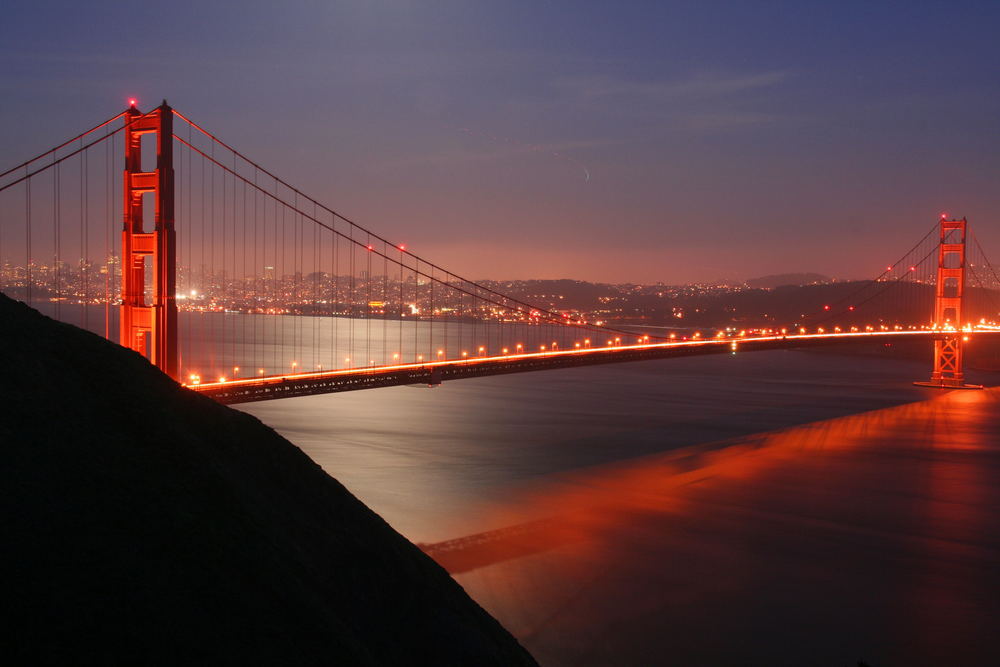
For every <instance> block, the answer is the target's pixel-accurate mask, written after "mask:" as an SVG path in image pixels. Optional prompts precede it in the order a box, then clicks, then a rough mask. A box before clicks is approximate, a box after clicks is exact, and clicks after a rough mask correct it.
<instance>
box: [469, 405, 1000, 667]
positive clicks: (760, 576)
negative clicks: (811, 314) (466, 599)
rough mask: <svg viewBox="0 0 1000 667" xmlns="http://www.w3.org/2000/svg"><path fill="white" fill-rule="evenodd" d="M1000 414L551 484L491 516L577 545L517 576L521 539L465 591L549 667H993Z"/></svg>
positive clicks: (765, 439) (803, 432)
mask: <svg viewBox="0 0 1000 667" xmlns="http://www.w3.org/2000/svg"><path fill="white" fill-rule="evenodd" d="M998 407H1000V390H996V389H994V390H989V391H987V392H955V393H951V394H948V395H945V396H942V397H940V398H938V399H936V400H932V401H927V402H922V403H915V404H910V405H904V406H900V407H896V408H889V409H884V410H880V411H877V412H872V413H867V414H863V415H857V416H850V417H843V418H837V419H833V420H829V421H824V422H820V423H814V424H809V425H807V426H803V427H798V428H792V429H789V430H785V431H781V432H778V433H772V434H767V435H764V436H757V437H750V438H737V439H735V440H733V441H732V442H731V443H730V444H729V446H728V447H725V448H723V449H720V450H715V451H713V450H709V449H706V448H704V447H696V448H692V449H690V450H688V451H684V452H672V453H669V454H666V455H654V456H650V457H645V458H643V459H641V460H638V461H632V462H629V463H626V464H620V465H613V466H601V467H597V468H594V469H591V470H587V471H580V472H576V473H572V474H567V475H563V476H561V477H559V478H557V479H547V480H544V481H541V482H539V483H537V484H536V485H534V486H533V487H532V488H530V489H526V490H524V491H523V492H522V493H521V494H519V496H518V498H516V499H511V500H510V501H509V502H508V503H507V504H506V505H505V506H504V507H503V508H499V509H498V513H499V514H500V515H501V516H502V519H501V520H502V521H504V522H507V523H510V524H516V523H517V522H519V521H524V520H526V519H527V518H534V517H536V516H538V515H539V514H543V515H546V516H548V517H549V520H550V521H552V522H557V523H558V524H560V525H561V526H562V528H561V529H562V531H563V532H564V533H565V534H570V533H571V534H572V539H564V540H562V541H561V542H560V543H559V544H557V545H553V547H552V548H550V549H549V550H548V551H545V552H542V553H538V554H536V555H531V556H528V557H525V558H518V559H513V560H508V559H504V558H503V557H502V556H503V552H504V551H506V552H515V553H516V552H517V551H518V549H517V547H516V546H515V545H514V544H511V542H514V543H516V542H517V541H518V540H521V539H527V540H530V539H531V536H530V534H529V535H525V536H523V537H522V536H517V535H512V536H511V537H510V538H509V539H506V540H502V541H499V542H498V546H497V549H498V550H500V556H501V557H500V558H496V559H492V563H493V564H491V565H487V566H484V567H480V568H479V569H475V570H472V571H469V572H466V573H464V574H460V575H459V576H458V579H459V581H460V583H462V584H463V586H465V588H466V589H467V590H468V591H469V592H470V594H472V595H473V597H475V598H476V599H477V600H478V601H479V602H480V603H481V604H483V606H485V607H486V608H487V609H488V610H489V611H491V612H492V613H494V615H496V616H497V618H499V619H500V621H501V622H502V623H504V624H505V625H506V626H507V627H508V628H509V629H510V630H511V631H512V632H513V633H514V634H515V635H516V636H518V637H519V638H520V639H521V640H522V641H523V642H524V643H525V645H526V646H527V647H528V648H529V649H530V650H532V651H533V652H534V654H535V655H536V657H537V658H538V659H539V660H540V661H541V662H542V663H543V664H550V665H560V664H562V665H589V664H592V665H605V664H679V665H690V664H709V665H719V664H733V665H737V664H767V665H783V664H787V665H807V664H808V665H825V664H829V665H850V664H854V661H856V660H858V659H860V658H863V659H865V660H867V661H868V662H869V663H871V664H874V665H897V664H898V665H952V664H969V665H988V664H1000V662H998V661H1000V646H998V644H997V642H996V639H995V628H996V620H997V619H998V618H1000V595H998V594H1000V567H998V564H1000V533H998V532H997V529H998V528H1000V484H998V480H1000V416H997V408H998ZM488 549H489V546H487V547H486V550H487V551H488ZM480 550H481V551H482V549H480ZM521 550H526V549H524V548H523V547H522V548H521ZM479 556H480V558H481V559H482V561H483V562H487V563H488V562H490V561H491V559H490V558H489V557H488V556H489V554H488V553H486V554H483V553H480V554H479Z"/></svg>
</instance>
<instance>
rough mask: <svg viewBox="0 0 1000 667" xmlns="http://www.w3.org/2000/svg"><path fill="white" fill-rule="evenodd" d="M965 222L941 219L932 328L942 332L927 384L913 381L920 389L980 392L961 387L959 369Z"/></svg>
mask: <svg viewBox="0 0 1000 667" xmlns="http://www.w3.org/2000/svg"><path fill="white" fill-rule="evenodd" d="M967 227H968V221H967V220H966V219H965V218H962V219H961V220H947V219H945V218H944V217H942V218H941V242H940V244H939V246H938V270H937V287H936V291H935V294H934V325H935V326H936V327H940V328H941V329H942V332H941V335H940V337H938V338H937V339H936V340H935V341H934V370H933V371H932V372H931V379H930V380H929V381H928V382H914V384H916V385H919V386H921V387H939V388H942V389H982V387H981V386H979V385H969V384H965V373H964V372H963V370H962V344H963V342H964V341H966V340H968V332H966V331H963V329H964V327H965V323H964V320H963V319H962V303H963V300H964V298H965V235H966V228H967Z"/></svg>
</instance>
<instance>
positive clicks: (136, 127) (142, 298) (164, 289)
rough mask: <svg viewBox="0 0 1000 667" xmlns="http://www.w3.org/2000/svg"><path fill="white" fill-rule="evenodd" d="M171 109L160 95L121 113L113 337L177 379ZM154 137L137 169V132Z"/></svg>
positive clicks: (139, 156) (139, 157) (139, 153)
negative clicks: (158, 101) (121, 220)
mask: <svg viewBox="0 0 1000 667" xmlns="http://www.w3.org/2000/svg"><path fill="white" fill-rule="evenodd" d="M173 119H174V112H173V109H171V108H170V107H169V106H167V102H166V100H164V102H163V104H162V105H161V106H159V107H158V108H157V109H155V110H154V111H152V112H150V113H147V114H142V113H141V112H140V111H139V110H138V109H136V108H135V106H134V105H133V106H132V107H131V108H130V109H129V110H128V111H127V112H126V114H125V175H124V186H125V204H124V211H125V225H124V229H123V231H122V305H121V325H120V337H119V342H120V343H121V344H122V345H123V346H124V347H127V348H130V349H133V350H135V351H136V352H138V353H139V354H141V355H143V356H145V357H148V358H149V360H150V362H152V363H153V365H154V366H156V367H157V368H159V369H160V370H161V371H163V372H164V373H166V374H167V375H169V376H170V377H172V378H174V379H177V302H176V301H175V298H176V296H175V293H176V291H177V284H176V280H177V278H176V271H177V268H176V251H177V241H176V238H175V233H174V160H173V138H174V132H173ZM146 134H153V135H155V136H156V167H155V169H153V171H143V165H142V137H143V135H146ZM145 195H152V199H153V201H152V202H151V203H152V204H153V207H154V216H153V229H152V230H151V231H146V229H145V224H144V223H145V216H144V206H143V204H144V202H143V197H144V196H145ZM147 257H150V258H152V267H151V268H152V283H153V284H152V288H153V289H152V300H151V302H149V303H147V301H146V258H147Z"/></svg>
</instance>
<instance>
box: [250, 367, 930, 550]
mask: <svg viewBox="0 0 1000 667" xmlns="http://www.w3.org/2000/svg"><path fill="white" fill-rule="evenodd" d="M927 372H928V369H927V365H926V364H923V363H919V362H914V361H903V360H895V359H888V358H886V359H883V358H874V359H873V358H870V357H860V358H859V357H846V356H841V355H838V354H833V353H829V352H803V351H787V352H786V351H778V352H754V353H746V354H736V355H723V356H711V357H694V358H686V359H685V358H682V359H672V360H663V361H652V362H641V363H632V364H621V365H611V366H596V367H589V368H574V369H565V370H559V371H546V372H541V373H527V374H519V375H511V376H498V377H492V378H479V379H469V380H461V381H457V382H454V383H445V384H443V385H442V386H441V387H438V388H434V389H430V388H426V387H394V388H386V389H378V390H372V391H361V392H350V393H344V394H335V395H326V396H314V397H306V398H296V399H283V400H278V401H270V402H264V403H255V404H248V405H245V406H241V409H243V410H245V411H247V412H249V413H251V414H253V415H255V416H257V417H259V418H260V419H261V420H262V421H264V422H265V423H266V424H268V425H270V426H272V427H274V428H275V429H277V430H278V431H279V432H280V433H282V434H283V435H284V436H285V437H287V438H288V439H290V440H291V441H292V442H294V443H296V444H297V445H299V446H300V447H301V448H302V449H303V450H305V451H306V453H307V454H309V456H311V457H312V458H313V459H314V460H315V461H316V462H317V463H319V464H320V465H321V466H322V467H323V468H324V469H326V470H327V472H329V473H330V474H331V475H333V476H334V477H336V478H337V479H339V480H340V481H341V482H343V483H344V484H345V485H346V486H347V487H348V488H349V489H350V490H351V491H353V492H354V493H355V494H356V495H358V496H359V497H360V498H361V499H362V500H363V501H364V502H365V503H367V504H368V505H369V506H370V507H372V508H373V509H374V510H375V511H376V512H378V513H380V514H381V515H382V516H383V517H384V518H386V519H387V520H388V521H389V522H390V523H391V524H392V525H393V526H394V527H395V528H396V529H397V530H399V531H400V532H402V533H403V534H404V535H406V536H407V537H409V538H410V539H411V540H413V541H417V542H433V541H438V540H444V539H449V538H454V537H459V536H461V535H463V534H466V533H471V532H480V531H483V530H488V529H491V528H495V527H496V526H493V525H488V524H485V523H484V522H483V521H484V519H483V515H484V514H486V513H488V509H489V506H490V505H491V504H493V503H497V502H503V501H504V499H505V498H506V497H508V495H509V494H510V493H511V492H512V490H513V489H516V488H517V487H518V486H519V485H522V484H524V483H527V482H530V481H533V480H535V479H536V478H539V477H542V476H547V475H553V474H556V473H561V472H565V471H568V470H574V469H578V468H582V467H586V466H595V465H602V464H608V463H612V462H620V461H627V460H629V459H633V458H635V457H640V456H644V455H648V454H652V453H655V452H662V451H668V450H671V449H675V448H677V447H685V446H690V445H696V444H700V443H706V442H712V441H718V440H723V439H726V438H732V437H735V436H738V435H743V434H750V433H757V432H760V431H767V430H772V429H777V428H781V427H785V426H790V425H794V424H802V423H807V422H811V421H815V420H818V419H826V418H830V417H835V416H839V415H847V414H854V413H857V412H862V411H865V410H871V409H875V408H879V407H886V406H891V405H897V404H900V403H905V402H909V401H915V400H920V399H921V398H924V397H926V396H928V391H929V390H926V389H919V388H916V387H913V386H912V385H911V384H910V381H911V380H912V379H922V378H924V377H925V376H926V375H927Z"/></svg>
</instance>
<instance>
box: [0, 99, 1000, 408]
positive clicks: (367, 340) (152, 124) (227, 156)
mask: <svg viewBox="0 0 1000 667" xmlns="http://www.w3.org/2000/svg"><path fill="white" fill-rule="evenodd" d="M0 215H2V224H0V289H2V290H3V291H4V292H5V293H7V294H8V295H10V296H12V297H15V298H19V299H21V300H23V301H25V302H26V303H28V304H29V305H32V306H34V307H36V308H38V309H40V310H42V311H43V312H46V313H47V314H49V315H51V316H53V317H55V318H56V319H60V320H63V321H67V322H70V323H73V324H76V325H78V326H80V327H83V328H86V329H89V330H91V331H94V332H95V333H98V334H100V335H103V336H104V337H106V338H108V339H109V340H114V341H116V342H118V343H120V344H121V345H123V346H125V347H128V348H131V349H132V350H135V351H136V352H138V353H139V354H142V355H143V356H145V357H147V358H148V359H149V361H150V362H151V363H153V364H154V365H156V366H157V367H159V368H160V369H161V370H162V371H163V372H164V373H166V374H168V375H169V376H171V377H172V378H174V379H175V380H177V381H178V382H180V383H182V384H184V385H186V386H188V387H189V388H190V389H192V390H194V391H198V392H200V393H203V394H205V395H208V396H211V397H213V398H215V399H216V400H219V401H221V402H225V403H240V402H248V401H259V400H269V399H276V398H286V397H292V396H302V395H309V394H319V393H329V392H336V391H345V390H351V389H362V388H369V387H383V386H392V385H401V384H416V383H426V384H428V385H432V386H433V385H437V384H440V383H441V382H443V381H446V380H454V379H460V378H468V377H477V376H484V375H494V374H500V373H513V372H522V371H539V370H548V369H555V368H564V367H570V366H577V365H584V364H597V363H614V362H627V361H639V360H648V359H662V358H669V357H676V356H689V355H698V354H712V353H734V352H737V351H752V350H768V349H787V348H792V347H806V346H818V345H831V344H844V343H849V342H858V341H879V342H892V341H899V340H912V339H925V340H928V341H931V340H932V341H934V344H933V358H932V366H931V371H930V375H929V378H928V379H927V380H926V381H924V382H920V383H918V384H923V385H926V386H931V387H941V388H965V387H970V385H967V384H966V383H965V376H964V371H963V350H964V346H965V344H966V343H967V342H968V341H969V339H970V338H971V337H972V336H977V337H980V336H986V337H996V336H997V334H1000V326H997V324H996V322H997V321H998V320H1000V301H998V298H997V297H998V294H1000V292H998V290H1000V278H998V277H997V273H996V271H994V269H993V266H992V264H991V263H990V261H989V259H988V258H987V256H986V254H985V252H984V250H983V248H982V246H981V245H980V244H979V242H978V240H976V238H975V236H974V235H973V234H972V232H971V230H970V228H969V223H968V221H967V220H965V219H964V218H962V219H951V218H948V217H947V216H944V215H942V216H941V219H940V220H936V221H934V223H933V225H931V226H930V229H928V231H927V233H926V234H925V235H924V236H923V237H922V238H921V239H920V240H919V241H917V243H916V244H915V245H913V246H912V247H911V248H910V249H909V250H907V251H906V252H904V253H903V254H902V255H901V256H899V257H898V259H896V261H894V262H892V263H891V264H889V265H888V266H887V267H886V269H885V270H884V271H882V272H881V273H880V274H879V275H877V276H875V277H874V278H873V279H871V280H868V281H859V282H857V283H852V284H851V286H850V289H849V290H847V291H845V292H844V293H843V294H842V296H840V297H838V298H837V299H836V300H834V301H832V302H831V303H825V304H817V305H816V307H815V309H814V310H812V311H811V312H807V313H802V314H801V316H800V317H798V318H795V321H791V322H786V323H773V322H772V323H769V324H766V325H764V324H762V325H756V326H751V327H748V328H745V329H737V328H728V329H726V330H716V331H714V332H707V333H705V334H703V333H701V332H695V331H680V332H678V331H675V332H673V333H666V334H664V333H663V332H664V329H662V328H647V329H644V328H643V326H642V325H632V324H628V323H621V324H618V323H615V325H614V326H611V325H609V324H608V323H604V322H601V321H600V320H598V319H597V318H595V317H593V316H592V315H588V314H587V313H585V312H582V311H580V310H578V309H574V308H561V307H559V305H558V304H556V303H551V302H550V303H534V304H533V303H528V302H526V301H525V300H523V299H521V298H517V297H514V296H511V295H509V294H505V293H503V292H502V291H500V290H499V289H498V288H497V287H496V286H495V285H492V284H488V283H486V282H485V281H476V280H472V279H469V278H467V277H463V276H461V275H458V274H456V273H454V272H452V271H449V270H446V269H445V268H443V267H442V266H440V265H439V264H437V263H435V262H432V261H431V260H429V259H426V258H424V257H422V256H420V255H418V254H416V253H415V252H413V251H411V250H410V249H409V248H407V246H406V245H405V244H403V243H399V242H392V241H390V240H388V239H386V238H385V237H383V236H381V235H379V234H377V233H376V232H374V231H372V230H370V229H368V228H367V227H364V226H362V225H361V224H359V223H357V222H355V221H354V220H352V219H350V218H348V217H346V216H344V215H342V214H341V213H339V212H337V211H336V210H334V209H332V208H330V207H329V206H327V205H324V204H323V203H321V202H319V201H318V200H316V199H315V198H312V197H310V196H308V195H307V194H306V193H304V192H302V191H301V190H299V189H298V188H296V187H294V186H292V185H291V184H290V183H289V182H288V181H286V180H284V179H282V178H280V177H278V176H277V175H275V174H274V173H272V172H271V171H269V170H267V169H265V168H264V167H263V166H261V165H260V164H258V163H257V162H255V161H253V160H252V159H250V158H249V157H247V156H246V155H245V154H243V153H241V152H239V151H237V150H236V149H235V148H233V147H232V146H230V145H229V144H227V143H225V142H224V141H222V140H221V139H220V138H219V137H218V136H217V135H215V134H213V133H212V132H210V131H209V130H207V129H206V128H205V127H203V126H202V125H200V124H198V123H196V122H195V121H194V120H192V119H190V118H188V117H187V116H185V115H183V114H182V113H180V112H179V111H177V110H175V109H173V108H171V107H170V106H168V105H167V103H166V101H164V102H163V104H162V105H160V106H159V107H156V108H155V109H152V110H150V111H147V112H142V111H140V110H139V108H138V106H137V105H136V103H135V102H134V101H132V102H130V104H129V106H128V108H126V109H125V110H124V111H122V112H121V113H119V114H116V115H115V116H113V117H112V118H110V119H108V120H106V121H104V122H102V123H100V124H98V125H96V126H94V127H92V128H91V129H89V130H87V131H85V132H83V133H81V134H79V135H77V136H75V137H73V138H71V139H69V140H67V141H64V142H62V143H60V144H58V145H57V146H55V147H54V148H52V149H50V150H47V151H46V152H44V153H41V154H40V155H37V156H36V157H34V158H32V159H30V160H27V161H26V162H23V163H21V164H18V165H17V166H15V167H12V168H10V169H8V170H7V171H5V172H3V173H2V174H0ZM928 347H930V346H928Z"/></svg>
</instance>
